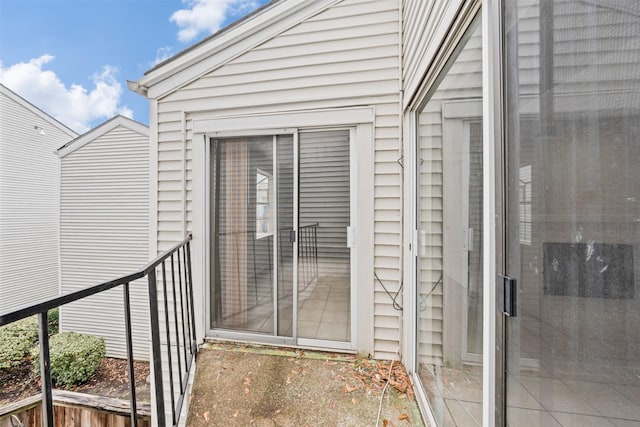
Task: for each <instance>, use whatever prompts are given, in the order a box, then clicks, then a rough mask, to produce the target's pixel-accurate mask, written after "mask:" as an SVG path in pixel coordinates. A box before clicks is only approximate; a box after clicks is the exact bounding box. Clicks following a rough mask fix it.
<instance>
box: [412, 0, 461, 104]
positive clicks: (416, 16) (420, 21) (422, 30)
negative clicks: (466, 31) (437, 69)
mask: <svg viewBox="0 0 640 427" xmlns="http://www.w3.org/2000/svg"><path fill="white" fill-rule="evenodd" d="M463 3H465V0H447V1H442V0H403V11H402V12H403V13H402V15H403V29H402V66H403V73H402V74H403V89H404V106H406V105H407V104H408V103H409V102H411V100H412V98H413V97H414V96H415V94H416V91H417V90H418V88H419V87H420V84H421V82H422V80H423V78H424V76H425V72H426V71H427V70H428V69H429V66H430V64H431V63H432V61H433V60H434V59H435V58H436V56H437V55H438V54H439V50H440V47H441V45H442V43H443V41H444V40H445V38H446V37H447V36H448V35H450V31H449V28H450V26H451V23H452V22H453V21H454V18H455V16H456V14H457V13H458V11H459V10H460V8H461V6H462V5H463Z"/></svg>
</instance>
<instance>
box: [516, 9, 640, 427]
mask: <svg viewBox="0 0 640 427" xmlns="http://www.w3.org/2000/svg"><path fill="white" fill-rule="evenodd" d="M504 18H505V28H506V33H505V46H506V51H505V73H506V89H505V94H506V99H505V104H506V107H507V108H506V112H507V118H506V130H507V146H508V163H507V170H508V193H507V200H508V211H509V216H508V230H507V235H508V263H509V264H508V270H509V274H510V275H511V276H513V277H515V278H517V279H518V286H519V289H518V298H519V301H518V316H517V317H515V318H510V319H508V320H507V336H506V339H507V351H508V353H507V405H508V409H507V422H508V423H509V424H510V425H527V426H555V425H594V426H595V425H598V426H605V425H607V426H609V425H616V426H622V425H640V301H639V298H640V297H639V295H638V277H639V276H638V275H639V273H640V271H639V270H638V269H639V268H640V258H639V256H640V245H639V244H640V3H639V2H637V1H635V0H611V1H603V0H589V1H578V0H556V1H549V0H527V1H523V0H519V1H516V0H507V1H505V9H504Z"/></svg>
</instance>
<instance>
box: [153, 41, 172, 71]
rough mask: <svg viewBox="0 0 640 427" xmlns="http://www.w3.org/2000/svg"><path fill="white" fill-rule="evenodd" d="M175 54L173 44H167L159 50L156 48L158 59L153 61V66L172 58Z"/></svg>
mask: <svg viewBox="0 0 640 427" xmlns="http://www.w3.org/2000/svg"><path fill="white" fill-rule="evenodd" d="M172 56H173V47H172V46H165V47H161V48H159V49H158V50H156V59H154V60H153V61H152V62H151V64H150V65H151V66H152V67H155V66H156V65H158V64H159V63H161V62H163V61H166V60H167V59H169V58H171V57H172Z"/></svg>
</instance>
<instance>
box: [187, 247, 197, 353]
mask: <svg viewBox="0 0 640 427" xmlns="http://www.w3.org/2000/svg"><path fill="white" fill-rule="evenodd" d="M187 262H188V265H189V275H188V278H189V283H188V286H189V301H191V310H190V311H191V326H192V330H193V338H192V339H193V346H194V351H193V353H192V354H195V353H196V352H197V351H198V347H197V344H196V343H197V338H196V313H195V311H196V309H195V306H194V304H193V276H192V275H191V242H190V241H187Z"/></svg>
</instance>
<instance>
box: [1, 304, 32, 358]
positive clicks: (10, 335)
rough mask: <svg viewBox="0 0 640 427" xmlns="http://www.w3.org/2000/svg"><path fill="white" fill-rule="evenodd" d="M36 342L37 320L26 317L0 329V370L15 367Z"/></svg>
mask: <svg viewBox="0 0 640 427" xmlns="http://www.w3.org/2000/svg"><path fill="white" fill-rule="evenodd" d="M37 341H38V318H37V317H35V316H34V317H28V318H26V319H22V320H18V321H17V322H14V323H11V324H10V325H6V326H3V327H1V328H0V343H1V344H0V369H7V368H11V367H13V366H17V365H19V364H20V362H21V361H22V358H23V357H24V356H25V354H27V353H28V352H29V349H30V348H31V347H32V346H33V344H34V343H35V342H37Z"/></svg>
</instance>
